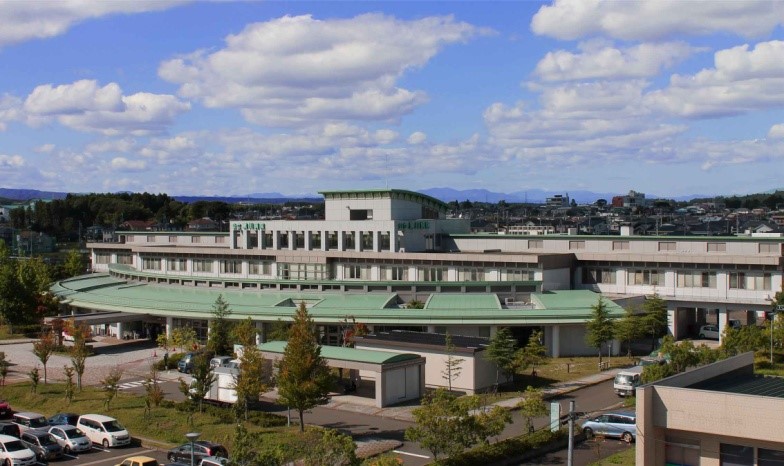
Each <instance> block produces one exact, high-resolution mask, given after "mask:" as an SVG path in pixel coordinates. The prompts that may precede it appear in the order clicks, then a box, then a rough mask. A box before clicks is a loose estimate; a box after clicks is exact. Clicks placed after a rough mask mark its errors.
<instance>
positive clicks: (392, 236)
mask: <svg viewBox="0 0 784 466" xmlns="http://www.w3.org/2000/svg"><path fill="white" fill-rule="evenodd" d="M395 251H397V231H395V230H390V231H389V252H395Z"/></svg>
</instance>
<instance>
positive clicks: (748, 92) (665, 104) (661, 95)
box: [646, 41, 784, 118]
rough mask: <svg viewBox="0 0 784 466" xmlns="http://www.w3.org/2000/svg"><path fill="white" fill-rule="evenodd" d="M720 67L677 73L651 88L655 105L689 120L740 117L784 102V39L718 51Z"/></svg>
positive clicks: (649, 99) (651, 103)
mask: <svg viewBox="0 0 784 466" xmlns="http://www.w3.org/2000/svg"><path fill="white" fill-rule="evenodd" d="M714 65H715V67H714V68H708V69H703V70H701V71H699V72H698V73H696V74H694V75H677V74H676V75H673V76H672V77H671V78H670V83H669V86H668V87H667V88H665V89H662V90H658V91H654V92H651V93H650V94H649V95H648V96H646V104H647V105H648V106H650V107H651V108H654V109H657V110H660V111H663V112H667V113H670V114H673V115H678V116H683V117H688V118H705V117H721V116H729V115H738V114H742V113H745V112H748V111H750V110H754V109H765V108H775V107H781V106H783V105H784V41H770V42H761V43H758V44H757V45H756V46H755V47H754V49H753V50H749V46H748V45H741V46H737V47H733V48H730V49H725V50H720V51H718V52H716V54H715V58H714Z"/></svg>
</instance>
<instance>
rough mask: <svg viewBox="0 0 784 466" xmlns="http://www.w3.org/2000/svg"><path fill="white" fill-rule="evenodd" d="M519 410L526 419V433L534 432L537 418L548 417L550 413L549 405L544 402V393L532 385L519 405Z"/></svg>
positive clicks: (526, 390)
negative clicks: (534, 420) (534, 421)
mask: <svg viewBox="0 0 784 466" xmlns="http://www.w3.org/2000/svg"><path fill="white" fill-rule="evenodd" d="M517 408H518V409H519V410H520V414H521V415H522V416H523V417H524V418H525V427H526V432H533V431H534V423H533V419H534V418H535V417H542V416H546V415H547V413H548V412H549V411H548V409H547V404H545V402H544V398H543V396H542V391H541V390H540V389H538V388H534V387H532V386H530V385H529V386H528V388H526V389H525V392H524V393H523V399H522V401H520V402H519V403H518V404H517Z"/></svg>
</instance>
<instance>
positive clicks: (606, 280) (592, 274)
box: [583, 268, 616, 285]
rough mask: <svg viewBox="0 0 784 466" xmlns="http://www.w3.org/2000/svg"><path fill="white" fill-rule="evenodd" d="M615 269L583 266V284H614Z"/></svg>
mask: <svg viewBox="0 0 784 466" xmlns="http://www.w3.org/2000/svg"><path fill="white" fill-rule="evenodd" d="M615 276H616V273H615V270H610V269H594V268H583V283H584V284H604V285H615Z"/></svg>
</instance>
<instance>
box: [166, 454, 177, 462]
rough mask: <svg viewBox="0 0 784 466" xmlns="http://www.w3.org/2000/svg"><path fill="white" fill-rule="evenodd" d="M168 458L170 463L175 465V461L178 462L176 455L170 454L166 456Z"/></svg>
mask: <svg viewBox="0 0 784 466" xmlns="http://www.w3.org/2000/svg"><path fill="white" fill-rule="evenodd" d="M166 458H168V459H169V461H170V462H172V463H174V462H175V461H177V457H176V456H174V453H169V455H168V456H166Z"/></svg>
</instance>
